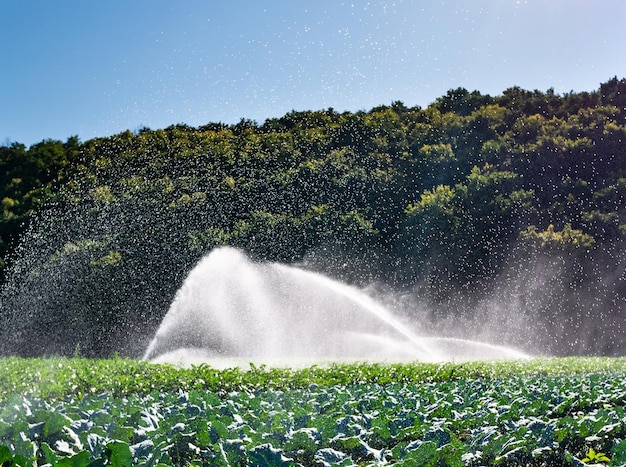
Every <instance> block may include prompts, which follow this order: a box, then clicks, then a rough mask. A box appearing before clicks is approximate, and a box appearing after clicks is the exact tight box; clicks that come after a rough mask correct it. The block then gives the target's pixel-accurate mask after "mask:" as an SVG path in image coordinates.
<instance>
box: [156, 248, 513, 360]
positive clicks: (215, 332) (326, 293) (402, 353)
mask: <svg viewBox="0 0 626 467" xmlns="http://www.w3.org/2000/svg"><path fill="white" fill-rule="evenodd" d="M523 357H525V355H524V354H522V353H521V352H518V351H516V350H513V349H510V348H506V347H500V346H494V345H489V344H484V343H479V342H473V341H469V340H463V339H449V338H441V337H424V336H418V335H416V334H415V332H414V331H413V330H412V329H411V328H409V327H407V326H406V325H405V324H403V323H402V322H401V321H400V320H399V319H398V318H397V317H396V316H394V315H393V314H392V313H391V312H390V311H389V310H387V309H386V308H385V307H383V306H382V305H380V304H379V303H377V302H376V301H375V300H373V299H372V298H370V297H369V296H367V295H366V294H364V293H363V292H361V291H360V290H358V289H356V288H354V287H351V286H348V285H346V284H342V283H340V282H337V281H335V280H333V279H330V278H328V277H326V276H323V275H321V274H318V273H315V272H310V271H306V270H303V269H300V268H297V267H293V266H286V265H283V264H278V263H269V262H268V263H254V262H252V261H251V260H249V259H248V258H247V257H246V256H245V255H244V254H243V253H241V252H240V251H238V250H236V249H233V248H228V247H223V248H218V249H215V250H213V251H212V252H211V253H210V254H208V255H207V256H206V257H204V258H203V259H202V260H201V261H200V262H199V263H198V265H197V266H196V267H195V268H194V269H193V270H192V271H191V272H190V273H189V275H188V277H187V279H186V280H185V282H184V283H183V285H182V286H181V288H180V289H179V290H178V292H177V294H176V297H175V298H174V301H173V302H172V304H171V307H170V309H169V311H168V312H167V314H166V316H165V317H164V319H163V321H162V323H161V325H160V327H159V329H158V331H157V332H156V335H155V337H154V339H153V340H152V342H151V343H150V345H149V346H148V348H147V350H146V352H145V354H144V358H145V359H150V360H155V361H160V362H171V363H182V364H184V363H190V362H192V361H193V362H197V361H204V362H208V363H209V364H212V365H220V364H221V365H222V366H224V365H231V364H233V363H237V362H239V363H242V364H247V362H258V363H269V364H272V363H276V362H282V363H284V364H293V363H294V362H305V363H307V364H308V363H312V362H320V361H337V360H342V361H343V360H356V361H387V362H397V361H415V360H418V361H427V362H438V361H452V360H467V359H503V358H523Z"/></svg>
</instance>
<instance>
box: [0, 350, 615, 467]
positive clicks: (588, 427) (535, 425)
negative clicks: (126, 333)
mask: <svg viewBox="0 0 626 467" xmlns="http://www.w3.org/2000/svg"><path fill="white" fill-rule="evenodd" d="M593 464H597V465H612V466H615V465H626V359H621V358H620V359H611V358H568V359H533V360H527V361H516V362H499V363H459V364H440V365H436V364H402V365H395V364H394V365H382V364H345V365H344V364H342V365H339V364H337V365H330V366H327V367H322V366H319V367H318V366H313V367H310V368H306V369H300V370H294V369H269V368H265V367H255V366H253V365H251V366H250V368H249V369H245V370H240V369H228V370H221V371H219V370H215V369H213V368H210V367H208V366H206V365H201V366H195V367H191V368H187V369H181V368H174V367H171V366H163V365H153V364H149V363H145V362H139V361H134V360H126V359H110V360H87V359H78V358H76V359H59V358H50V359H20V358H5V359H0V465H2V466H5V465H6V466H9V465H18V466H26V465H28V466H32V465H51V466H104V465H115V466H130V465H143V466H157V465H223V466H228V465H268V466H270V465H271V466H275V465H285V466H288V465H294V466H295V465H303V466H308V465H320V466H326V465H414V466H445V465H448V466H484V465H501V466H513V465H516V466H517V465H519V466H579V465H593Z"/></svg>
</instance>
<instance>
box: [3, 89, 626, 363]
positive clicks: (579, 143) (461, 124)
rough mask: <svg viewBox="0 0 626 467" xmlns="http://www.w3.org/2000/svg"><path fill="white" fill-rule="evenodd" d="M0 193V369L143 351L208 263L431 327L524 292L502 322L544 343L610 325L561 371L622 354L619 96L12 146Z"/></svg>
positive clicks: (472, 99) (311, 116)
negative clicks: (353, 289)
mask: <svg viewBox="0 0 626 467" xmlns="http://www.w3.org/2000/svg"><path fill="white" fill-rule="evenodd" d="M0 177H1V183H0V190H2V191H1V192H0V203H1V204H2V206H1V209H0V258H1V261H2V263H1V264H0V268H1V269H0V274H1V277H0V279H1V280H2V282H3V283H4V294H3V295H4V297H3V300H2V303H1V304H0V305H1V308H0V324H2V323H5V324H9V323H10V324H11V327H10V329H11V332H8V331H5V333H6V335H4V334H2V333H1V332H0V338H2V339H1V340H2V343H1V344H0V353H11V352H16V351H17V352H20V353H25V354H40V353H46V352H59V353H71V352H73V351H74V349H75V347H76V346H78V345H80V347H81V349H85V348H88V349H89V350H84V351H85V352H87V353H88V354H89V355H106V354H109V353H112V352H117V351H120V352H121V353H122V354H125V353H126V354H130V355H137V354H138V353H139V350H138V349H140V348H141V346H142V345H144V344H145V342H143V341H141V342H139V343H138V344H133V345H136V346H137V347H133V345H131V344H129V343H126V344H122V343H121V342H123V341H124V340H125V339H126V340H128V339H129V337H130V336H136V335H140V334H143V335H149V336H150V335H151V332H153V331H154V330H155V329H156V327H157V326H158V323H159V322H160V320H161V318H162V317H163V315H164V314H165V312H166V311H167V307H168V305H169V303H170V302H171V299H172V297H173V295H174V293H175V291H176V290H177V288H178V287H179V286H180V284H181V282H182V280H183V279H184V277H185V274H186V272H187V271H189V269H190V268H191V267H193V265H194V264H195V263H196V262H197V261H198V259H199V258H200V257H201V256H202V255H203V254H205V253H206V252H208V251H210V250H211V249H212V248H214V247H217V246H220V245H232V246H236V247H238V248H241V249H243V250H245V251H246V252H248V254H250V255H251V256H252V257H253V258H255V259H258V260H272V261H281V262H287V263H306V264H308V265H309V267H313V268H315V269H318V270H322V271H324V272H329V273H332V274H333V275H334V276H337V277H339V278H341V279H343V280H346V281H348V282H351V283H354V284H358V285H367V284H369V283H379V282H382V283H384V284H386V285H388V286H389V287H392V288H394V289H402V290H413V291H415V290H419V295H420V297H421V298H420V300H421V301H423V302H426V303H428V304H429V305H430V306H433V307H436V308H437V310H438V311H437V313H439V314H441V315H445V316H451V315H454V314H455V313H457V314H461V313H465V312H467V308H468V307H471V306H475V305H476V304H477V303H480V301H481V300H485V299H486V298H488V297H490V296H492V295H493V293H494V291H496V290H499V291H500V292H501V293H503V294H504V293H513V292H511V291H512V290H513V289H515V290H518V289H519V290H522V289H523V291H524V299H523V300H522V301H521V302H520V303H518V304H517V306H518V308H519V310H522V311H519V310H518V311H516V313H526V312H530V311H529V310H531V309H532V310H534V311H533V312H538V313H539V314H540V315H541V316H543V317H544V318H545V319H546V320H547V322H549V323H553V328H554V330H553V332H554V333H558V332H562V333H563V336H568V335H571V332H572V331H571V330H572V329H574V330H580V329H581V328H580V327H581V326H583V325H584V324H585V323H589V322H603V323H606V327H602V326H600V329H602V331H598V332H599V334H598V335H599V336H600V340H601V341H602V342H600V343H599V344H598V343H594V342H585V343H584V344H580V345H579V344H576V345H579V347H573V348H572V351H573V352H583V351H590V350H591V351H598V352H604V353H606V352H612V351H615V349H616V347H617V346H618V345H619V338H618V337H619V336H621V334H619V333H618V334H616V331H615V329H613V328H609V327H608V326H609V324H610V325H611V326H613V324H611V323H614V322H615V321H617V320H618V318H622V317H623V313H624V312H625V311H626V306H625V303H626V302H625V300H626V286H625V285H624V283H625V281H624V277H626V276H624V277H622V276H623V274H624V271H626V260H624V254H623V253H622V252H623V248H622V246H623V242H624V238H625V237H626V203H625V200H626V79H618V78H617V77H615V78H612V79H610V80H608V81H607V82H606V83H603V84H601V85H600V87H599V89H598V90H597V91H593V92H581V93H574V92H572V93H567V94H563V95H558V94H556V93H554V91H553V90H548V91H547V92H541V91H536V90H535V91H526V90H523V89H521V88H519V87H512V88H509V89H507V90H505V91H504V92H503V93H502V95H500V96H496V97H492V96H489V95H483V94H481V93H480V92H478V91H472V92H470V91H468V90H466V89H464V88H458V89H453V90H450V91H448V92H447V93H446V95H444V96H442V97H440V98H438V99H437V100H436V101H435V102H434V103H433V104H431V105H429V106H428V107H426V108H421V107H419V106H416V107H406V106H405V105H404V104H403V103H402V102H399V101H396V102H393V103H392V104H391V105H382V106H378V107H375V108H373V109H371V110H369V111H360V112H341V113H339V112H336V111H335V110H333V109H331V108H330V109H325V110H319V111H292V112H290V113H288V114H286V115H284V116H283V117H280V118H272V119H267V120H266V121H265V122H263V123H261V124H259V123H257V122H254V121H250V120H245V119H242V120H241V121H240V122H239V123H237V124H234V125H226V124H222V123H209V124H207V125H204V126H200V127H197V128H194V127H190V126H187V125H180V124H179V125H172V126H170V127H168V128H165V129H159V130H151V129H148V128H142V129H139V130H137V131H135V132H131V131H125V132H122V133H120V134H117V135H114V136H110V137H105V138H95V139H92V140H89V141H85V142H81V141H79V140H78V138H77V137H70V138H68V140H67V141H66V142H60V141H54V140H44V141H42V142H41V143H38V144H35V145H32V146H31V147H29V148H28V149H27V148H26V147H25V146H24V145H21V144H19V143H12V144H11V145H10V146H8V147H7V146H5V147H0ZM538 269H542V270H543V271H547V272H546V274H547V275H548V277H546V278H544V279H542V280H543V282H542V283H541V284H543V285H537V283H536V278H533V277H531V276H532V274H530V273H528V271H533V272H534V273H536V271H537V270H538ZM535 275H536V274H535ZM507 278H508V279H507ZM533 281H535V282H533ZM41 284H44V285H43V286H42V285H41ZM503 284H504V285H503ZM533 284H534V285H533ZM42 288H44V289H46V291H45V292H42V291H41V289H42ZM34 289H38V291H37V292H36V293H35V292H33V290H34ZM505 289H506V290H505ZM519 290H518V291H519ZM548 291H549V294H548V293H547V292H548ZM546 294H547V295H546ZM113 297H115V298H113ZM468 297H469V298H468ZM462 303H466V305H462ZM18 309H19V310H20V312H19V313H18V312H17V311H16V310H18ZM512 312H513V311H511V313H512ZM561 315H563V316H565V317H564V318H563V319H564V320H565V321H566V322H568V323H569V325H568V326H569V327H567V329H565V327H564V329H563V330H559V329H560V328H559V326H560V324H558V323H557V321H558V319H559V318H558V317H559V316H561ZM25 316H27V317H29V318H28V319H25V318H24V317H25ZM20 320H21V321H20ZM29 320H30V321H29ZM577 320H578V321H577ZM35 321H36V322H37V326H39V328H41V333H42V342H41V343H40V344H37V343H36V342H34V341H35V340H34V339H32V335H31V336H30V337H27V334H28V333H29V332H31V331H30V330H31V329H32V326H33V322H35ZM68 323H73V324H74V325H75V328H76V329H77V330H76V332H75V334H74V337H73V338H69V339H68V336H67V335H66V334H64V333H62V332H61V330H63V329H66V328H67V324H68ZM1 327H3V328H5V329H7V326H1ZM55 329H56V330H59V332H55V331H51V330H55ZM102 330H105V331H106V332H102ZM44 332H45V333H48V334H46V335H47V336H48V337H44V334H43V333H44ZM620 332H621V331H620ZM50 336H52V337H50ZM55 336H56V337H55ZM563 338H565V337H563ZM144 340H145V337H144ZM545 340H546V345H549V342H548V341H549V340H550V338H549V337H546V338H545ZM589 340H590V341H593V340H592V339H589ZM596 341H597V339H596ZM594 346H595V347H594Z"/></svg>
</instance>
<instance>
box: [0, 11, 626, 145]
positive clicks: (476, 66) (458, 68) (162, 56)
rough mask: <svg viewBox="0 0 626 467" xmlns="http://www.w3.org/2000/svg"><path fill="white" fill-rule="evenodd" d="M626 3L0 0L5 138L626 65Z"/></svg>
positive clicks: (491, 85)
mask: <svg viewBox="0 0 626 467" xmlns="http://www.w3.org/2000/svg"><path fill="white" fill-rule="evenodd" d="M625 19H626V1H623V0H527V1H524V0H520V1H516V0H471V1H470V0H464V1H461V0H457V1H454V0H438V1H435V0H432V1H429V0H425V1H418V0H414V1H410V0H388V1H376V0H372V1H357V0H352V1H339V0H334V1H331V0H316V1H310V0H306V1H299V0H278V1H266V2H263V1H259V0H250V1H249V0H224V1H218V0H176V1H175V0H168V1H166V0H106V1H100V2H96V1H87V0H55V1H52V0H0V58H1V59H2V71H0V144H7V143H8V142H11V141H17V142H20V143H24V144H26V145H27V146H29V145H31V144H33V143H36V142H38V141H41V140H43V139H45V138H53V139H60V140H63V141H64V140H65V139H67V137H69V136H72V135H78V136H79V137H80V139H81V140H83V141H85V140H88V139H90V138H93V137H97V136H108V135H111V134H115V133H118V132H120V131H123V130H125V129H130V130H135V129H138V128H140V127H142V126H147V127H150V128H153V129H156V128H164V127H167V126H169V125H171V124H176V123H187V124H189V125H193V126H197V125H202V124H205V123H208V122H219V121H221V122H225V123H236V122H237V121H239V120H240V119H241V118H248V119H253V120H256V121H258V122H260V123H261V122H263V121H264V120H265V119H266V118H270V117H279V116H282V115H284V114H285V113H287V112H289V111H291V110H319V109H325V108H328V107H333V108H334V109H336V110H338V111H344V110H350V111H356V110H369V109H370V108H372V107H374V106H377V105H380V104H390V103H391V102H393V101H395V100H400V101H403V102H404V103H405V104H406V105H408V106H413V105H420V106H422V107H425V106H427V105H428V104H429V103H431V102H433V101H434V100H435V99H436V98H437V97H439V96H441V95H443V94H445V93H446V91H447V90H449V89H452V88H456V87H465V88H467V89H469V90H470V91H471V90H475V89H476V90H479V91H480V92H482V93H484V94H491V95H499V94H501V93H502V91H504V90H505V89H507V88H509V87H511V86H514V85H518V86H521V87H522V88H524V89H531V90H532V89H539V90H542V91H545V90H547V89H548V88H551V87H552V88H554V89H555V91H556V92H558V93H563V92H569V91H572V90H573V91H593V90H595V89H597V88H598V87H599V84H600V83H602V82H606V81H607V80H608V79H610V78H611V77H613V76H617V77H619V78H622V77H625V76H626V38H625V36H624V25H623V24H624V20H625Z"/></svg>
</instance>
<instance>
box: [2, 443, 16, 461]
mask: <svg viewBox="0 0 626 467" xmlns="http://www.w3.org/2000/svg"><path fill="white" fill-rule="evenodd" d="M12 459H13V454H11V451H10V450H9V448H8V447H6V446H2V445H0V465H2V464H3V463H5V462H9V461H11V460H12Z"/></svg>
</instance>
